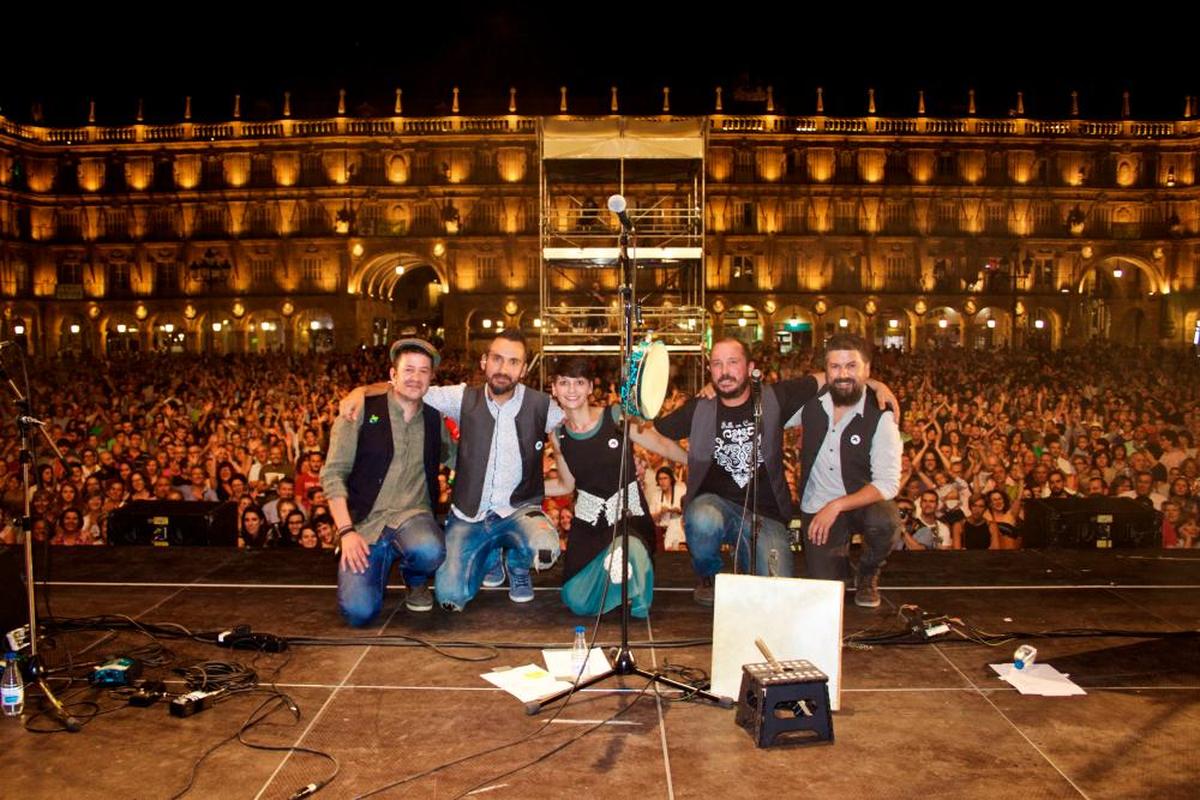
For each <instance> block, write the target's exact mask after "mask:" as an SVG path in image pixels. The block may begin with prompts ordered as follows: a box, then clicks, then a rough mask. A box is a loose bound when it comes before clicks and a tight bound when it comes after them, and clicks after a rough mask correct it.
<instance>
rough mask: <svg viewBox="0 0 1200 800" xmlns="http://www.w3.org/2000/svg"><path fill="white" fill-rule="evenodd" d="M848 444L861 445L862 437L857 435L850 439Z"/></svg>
mask: <svg viewBox="0 0 1200 800" xmlns="http://www.w3.org/2000/svg"><path fill="white" fill-rule="evenodd" d="M850 444H862V437H861V436H859V435H858V434H857V433H856V434H854V435H853V436H851V437H850Z"/></svg>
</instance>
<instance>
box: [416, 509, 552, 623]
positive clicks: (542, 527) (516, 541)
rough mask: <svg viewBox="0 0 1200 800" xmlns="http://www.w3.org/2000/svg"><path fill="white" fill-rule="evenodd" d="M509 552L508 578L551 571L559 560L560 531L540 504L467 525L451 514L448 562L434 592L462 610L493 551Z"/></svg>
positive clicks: (444, 603) (445, 603)
mask: <svg viewBox="0 0 1200 800" xmlns="http://www.w3.org/2000/svg"><path fill="white" fill-rule="evenodd" d="M500 548H504V549H505V550H506V551H507V554H508V555H507V564H508V571H509V574H513V573H516V574H522V573H528V572H529V570H530V568H531V567H532V568H536V569H538V570H542V569H547V568H548V567H551V566H553V565H554V562H555V561H556V560H558V550H559V546H558V531H556V530H555V529H554V526H553V525H552V524H551V523H550V519H549V518H548V517H547V516H546V515H545V514H543V513H542V510H541V508H540V507H538V506H525V507H524V508H519V509H517V510H516V511H514V512H513V513H512V514H510V515H509V516H507V517H499V516H496V515H495V514H491V513H489V514H488V515H487V516H486V517H484V518H483V519H481V520H480V521H479V522H465V521H464V520H461V519H459V518H458V517H456V516H455V515H454V514H453V513H451V514H450V517H449V519H448V520H447V521H446V560H445V561H444V562H442V566H441V567H440V568H439V569H438V571H437V578H436V580H435V582H434V593H435V595H436V596H437V601H438V603H439V604H441V605H442V606H444V607H448V608H451V609H453V610H455V611H461V610H462V609H463V608H465V607H466V605H467V603H469V602H471V600H473V599H474V598H475V595H476V594H478V593H479V587H480V586H481V585H482V584H483V576H484V575H485V574H487V568H488V566H489V562H491V563H494V561H495V558H494V557H493V555H492V554H493V552H494V551H498V550H499V549H500Z"/></svg>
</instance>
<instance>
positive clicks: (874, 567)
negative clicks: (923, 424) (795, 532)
mask: <svg viewBox="0 0 1200 800" xmlns="http://www.w3.org/2000/svg"><path fill="white" fill-rule="evenodd" d="M870 374H871V351H870V346H869V345H868V344H867V342H866V340H865V339H863V338H862V337H860V336H856V335H854V334H844V333H842V334H836V335H834V336H832V337H830V339H829V342H828V343H827V344H826V345H825V375H826V377H827V378H828V380H829V383H828V385H827V386H826V387H825V390H824V391H822V392H821V393H820V394H819V395H818V396H817V397H815V398H813V399H811V400H809V401H808V402H806V403H805V404H804V407H803V408H802V409H801V411H800V424H801V425H802V426H803V428H804V434H803V439H802V441H801V445H800V468H801V470H802V481H803V483H802V485H801V487H800V498H801V500H800V517H801V521H802V523H803V530H804V531H805V534H806V541H805V547H804V560H805V563H806V564H807V567H808V574H809V577H812V578H821V579H826V580H837V579H842V580H846V579H848V578H849V576H850V559H849V548H850V535H851V534H852V533H855V532H858V533H860V534H862V537H863V551H862V556H861V557H860V559H859V562H858V579H857V584H856V591H855V594H854V602H855V604H856V605H860V606H864V607H867V608H875V607H877V606H879V588H878V587H879V571H880V570H881V569H882V568H883V565H884V563H885V562H886V560H887V555H888V553H889V552H890V551H891V550H892V549H893V548H895V546H896V544H897V542H898V541H899V538H900V515H899V512H898V511H897V510H896V504H895V503H893V502H891V500H892V498H893V497H895V496H896V493H897V492H898V491H899V489H900V452H901V444H900V430H899V428H898V427H897V425H896V418H895V415H894V414H893V413H892V411H891V410H889V409H881V408H880V406H879V404H878V403H877V402H876V391H875V389H873V388H871V387H870V386H868V385H867V379H868V378H869V377H870ZM929 494H933V493H932V492H930V493H929ZM936 501H937V498H936V496H934V499H933V504H934V507H935V508H936V504H937V503H936Z"/></svg>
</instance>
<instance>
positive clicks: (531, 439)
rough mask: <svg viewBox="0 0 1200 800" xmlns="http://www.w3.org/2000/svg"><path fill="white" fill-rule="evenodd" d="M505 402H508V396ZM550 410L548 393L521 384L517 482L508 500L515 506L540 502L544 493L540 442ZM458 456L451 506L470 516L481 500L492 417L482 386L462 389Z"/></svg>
mask: <svg viewBox="0 0 1200 800" xmlns="http://www.w3.org/2000/svg"><path fill="white" fill-rule="evenodd" d="M509 402H512V401H511V400H510V401H509ZM549 414H550V395H548V394H546V393H545V392H539V391H537V390H536V389H530V388H529V387H528V386H526V387H525V396H524V398H523V399H522V401H521V408H520V409H519V410H518V411H517V418H516V427H517V442H518V444H519V446H520V456H521V482H520V483H518V484H517V487H516V488H515V489H513V492H512V495H511V496H510V497H509V500H508V504H509V505H511V506H512V507H513V508H518V507H520V506H523V505H527V504H530V503H538V504H540V503H541V502H542V497H543V496H544V495H545V494H546V485H545V479H544V476H543V475H542V444H543V443H544V442H545V440H546V418H547V417H548V416H549ZM458 420H459V425H460V426H461V433H460V435H459V438H458V460H457V462H456V470H455V473H454V497H453V502H454V506H455V507H456V508H457V509H458V510H459V511H461V512H462V513H463V514H466V515H467V516H468V517H474V516H475V515H476V514H478V513H479V506H480V503H481V502H482V500H483V481H484V478H485V477H486V475H487V465H488V458H489V457H490V456H491V453H492V439H493V438H494V436H495V434H496V420H495V418H494V417H493V416H492V412H491V411H489V410H488V407H487V397H486V396H485V394H484V388H483V387H482V386H468V387H466V388H465V389H463V399H462V410H461V411H460V412H459V416H458Z"/></svg>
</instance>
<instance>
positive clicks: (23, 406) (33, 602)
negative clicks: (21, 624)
mask: <svg viewBox="0 0 1200 800" xmlns="http://www.w3.org/2000/svg"><path fill="white" fill-rule="evenodd" d="M0 381H4V382H5V383H7V384H8V388H9V391H11V392H12V394H13V396H14V398H15V401H14V402H15V404H16V409H17V419H16V422H17V431H18V433H19V435H20V439H21V447H20V463H21V487H22V489H23V490H24V493H25V509H24V511H25V513H24V515H23V516H22V517H21V530H22V531H23V532H24V540H25V598H26V602H27V604H28V611H29V658H28V660H27V662H26V663H27V664H28V669H27V672H28V673H29V678H30V681H31V683H33V684H35V685H36V686H37V687H38V689H40V690H41V692H42V696H43V697H44V698H45V699H46V703H47V705H48V706H49V708H48V711H49V713H50V714H51V716H53V717H54V718H55V719H57V720H58V721H59V722H60V723H61V724H62V726H63V728H65V729H66V730H68V731H70V732H71V733H78V732H79V730H80V729H81V728H82V727H83V726H82V725H81V724H80V722H79V720H77V719H76V718H75V717H73V716H71V714H69V713H68V712H67V709H66V708H65V707H64V706H63V704H62V702H61V701H59V699H58V698H57V697H55V696H54V692H52V691H50V686H49V685H48V684H47V683H46V670H45V667H44V665H43V664H42V661H41V657H40V656H39V655H38V624H37V596H36V594H35V589H34V575H33V514H32V508H31V498H30V492H29V483H30V478H29V465H30V464H32V463H33V450H32V449H31V448H30V438H31V436H30V434H31V432H32V430H33V428H37V429H38V430H39V431H41V434H42V436H43V437H45V439H46V442H47V443H49V445H50V448H51V449H52V450H53V451H54V452H55V454H56V455H57V456H58V458H59V460H60V461H62V460H64V459H63V454H62V452H61V451H60V450H59V449H58V446H57V445H56V444H55V443H54V442H53V441H52V440H51V439H50V436H49V434H47V433H46V423H44V422H43V421H42V420H40V419H37V418H36V417H34V416H33V415H32V413H31V401H30V399H29V397H28V396H27V395H25V394H22V392H21V390H20V388H18V387H17V384H16V383H14V382H13V380H12V378H11V377H9V375H8V373H7V372H5V371H4V368H3V367H2V366H0ZM26 382H28V379H27V381H26ZM25 390H26V391H29V387H28V385H27V386H26V387H25ZM6 632H7V631H6Z"/></svg>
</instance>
